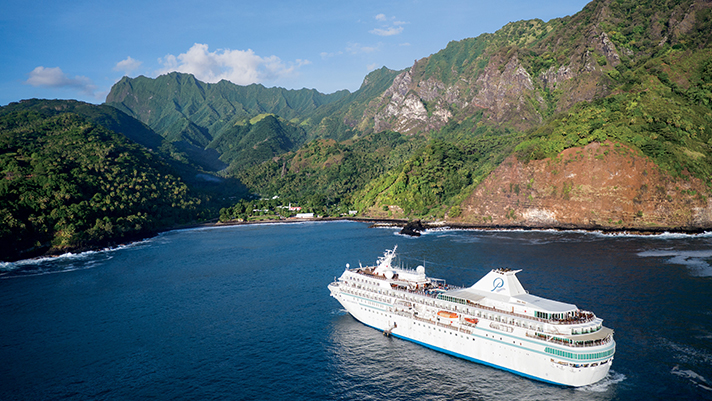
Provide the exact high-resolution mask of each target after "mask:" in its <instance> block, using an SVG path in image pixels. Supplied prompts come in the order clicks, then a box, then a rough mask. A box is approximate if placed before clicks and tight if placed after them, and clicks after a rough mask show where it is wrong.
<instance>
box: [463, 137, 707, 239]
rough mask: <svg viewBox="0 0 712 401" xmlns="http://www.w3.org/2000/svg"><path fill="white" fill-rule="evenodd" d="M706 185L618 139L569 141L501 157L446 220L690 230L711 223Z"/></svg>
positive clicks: (504, 224)
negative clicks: (552, 154)
mask: <svg viewBox="0 0 712 401" xmlns="http://www.w3.org/2000/svg"><path fill="white" fill-rule="evenodd" d="M706 193H707V185H706V184H705V183H704V182H702V181H701V180H700V179H697V178H694V177H690V176H688V175H685V176H684V178H673V177H671V176H670V175H669V174H667V173H665V172H663V171H661V170H660V168H659V167H657V166H656V165H655V164H654V163H653V162H652V161H651V160H650V159H648V158H647V157H645V156H643V155H641V154H640V152H638V151H636V150H633V149H631V148H629V147H626V146H622V145H619V144H613V143H610V142H606V143H602V144H599V143H592V144H590V145H587V146H585V147H579V148H570V149H567V150H565V151H564V152H562V153H561V154H560V155H559V156H558V157H556V158H553V159H545V160H537V161H530V162H529V163H524V162H521V161H518V160H517V159H516V158H515V157H510V158H508V159H506V160H505V161H504V162H503V163H502V164H501V165H500V166H499V167H498V168H497V169H496V170H495V171H494V172H493V173H492V174H491V175H490V176H489V177H488V178H487V179H486V180H485V181H484V182H483V183H482V184H480V185H479V186H478V187H477V189H476V190H475V191H474V192H473V193H472V194H471V195H470V196H469V197H468V198H467V199H466V200H465V202H463V204H462V216H461V217H459V218H455V219H451V220H452V221H454V222H461V223H468V224H475V225H479V226H521V227H539V228H544V227H547V228H548V227H558V228H574V227H575V228H588V229H614V230H615V229H621V228H626V229H636V230H644V231H645V230H651V231H654V230H657V229H660V228H664V229H677V230H698V229H704V228H709V227H711V226H712V200H710V199H709V198H708V197H707V196H706V195H705V194H706Z"/></svg>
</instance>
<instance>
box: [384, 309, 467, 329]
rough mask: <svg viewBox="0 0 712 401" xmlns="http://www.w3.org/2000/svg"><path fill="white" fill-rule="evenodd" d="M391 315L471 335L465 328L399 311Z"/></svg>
mask: <svg viewBox="0 0 712 401" xmlns="http://www.w3.org/2000/svg"><path fill="white" fill-rule="evenodd" d="M393 313H394V314H396V315H400V316H403V317H407V318H409V319H414V320H417V321H419V322H423V323H428V324H434V325H436V326H440V327H443V328H446V329H450V330H453V331H459V332H462V333H467V334H472V331H471V330H469V329H466V328H464V327H461V326H455V325H451V324H445V323H441V322H437V321H433V320H430V319H425V318H422V317H420V316H416V315H414V314H412V313H410V312H406V311H401V310H394V311H393Z"/></svg>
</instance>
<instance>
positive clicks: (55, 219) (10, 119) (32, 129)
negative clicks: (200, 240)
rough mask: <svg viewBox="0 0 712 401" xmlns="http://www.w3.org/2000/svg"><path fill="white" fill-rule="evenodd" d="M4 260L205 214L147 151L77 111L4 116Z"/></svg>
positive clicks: (0, 254)
mask: <svg viewBox="0 0 712 401" xmlns="http://www.w3.org/2000/svg"><path fill="white" fill-rule="evenodd" d="M0 147H1V148H2V149H3V152H2V154H0V171H2V174H3V176H2V177H1V178H0V221H1V224H0V244H2V245H1V246H0V258H2V259H11V258H16V257H27V256H32V255H35V254H42V253H45V252H47V251H50V252H55V253H56V252H63V251H64V250H66V249H69V250H71V249H77V248H82V247H94V246H103V245H107V244H111V243H117V242H121V241H129V240H132V239H136V238H140V237H142V236H146V235H150V234H152V233H155V232H156V230H159V229H164V228H166V227H170V226H173V225H176V224H180V223H185V222H189V221H194V220H195V219H197V218H198V217H199V209H198V208H199V206H200V200H199V199H198V198H197V197H195V196H194V195H191V193H190V192H189V190H188V187H187V186H186V185H185V184H184V183H183V182H182V181H181V180H180V179H179V178H178V177H177V176H176V175H175V174H174V172H173V170H172V169H171V168H170V167H169V166H168V165H166V164H165V163H163V162H162V161H160V160H158V159H157V158H156V157H155V156H154V155H152V154H151V153H150V152H149V151H148V150H147V149H146V148H144V147H142V146H140V145H137V144H135V143H133V142H131V141H129V140H128V139H127V138H126V137H124V136H123V135H119V134H116V133H114V132H113V131H109V130H107V129H105V128H103V127H101V126H97V125H95V124H93V123H91V122H88V121H87V120H86V119H84V118H82V117H80V116H78V115H76V114H74V113H64V114H60V115H57V116H51V117H43V116H41V115H39V114H38V113H36V112H32V111H19V112H11V113H6V114H2V115H1V116H0Z"/></svg>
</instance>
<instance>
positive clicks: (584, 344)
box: [526, 332, 613, 348]
mask: <svg viewBox="0 0 712 401" xmlns="http://www.w3.org/2000/svg"><path fill="white" fill-rule="evenodd" d="M526 336H527V337H529V338H534V339H536V340H541V341H546V342H550V343H553V344H558V345H564V346H567V347H573V348H586V347H595V346H598V345H604V344H608V343H610V342H611V341H613V336H612V335H607V336H606V337H604V338H601V339H598V340H591V341H564V340H563V339H561V338H558V337H554V336H549V335H546V334H539V333H537V334H531V333H529V332H527V333H526Z"/></svg>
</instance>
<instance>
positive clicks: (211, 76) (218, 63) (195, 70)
mask: <svg viewBox="0 0 712 401" xmlns="http://www.w3.org/2000/svg"><path fill="white" fill-rule="evenodd" d="M158 62H159V63H161V64H163V68H162V69H160V70H158V71H157V73H158V74H159V75H160V74H166V73H169V72H173V71H177V72H183V73H188V74H193V75H194V76H195V77H196V78H197V79H199V80H201V81H205V82H210V83H215V82H219V81H220V80H222V79H226V80H228V81H231V82H233V83H235V84H238V85H249V84H253V83H258V82H263V81H269V80H276V79H278V78H281V77H284V76H289V75H292V74H294V73H295V72H296V69H297V68H299V67H301V66H303V65H307V64H311V62H310V61H309V60H301V59H297V60H296V62H295V63H290V64H289V65H287V64H285V63H284V62H282V60H281V59H280V58H279V57H277V56H269V57H261V56H258V55H256V54H255V52H253V51H252V50H251V49H247V50H230V49H218V50H216V51H214V52H210V51H209V50H208V45H206V44H201V43H196V44H194V45H193V47H191V48H190V49H188V51H187V52H185V53H181V54H179V55H178V56H174V55H172V54H168V55H166V56H165V57H164V58H162V59H158Z"/></svg>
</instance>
